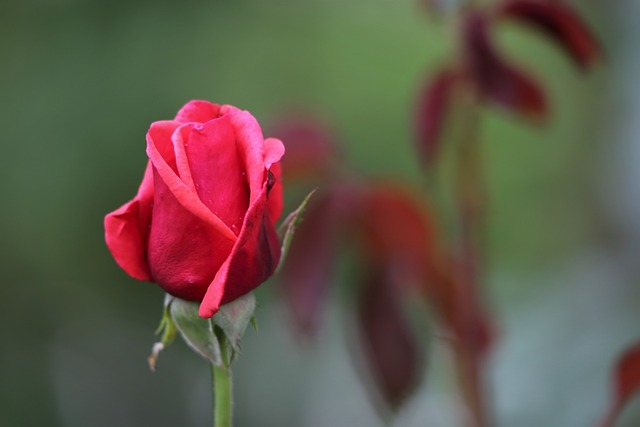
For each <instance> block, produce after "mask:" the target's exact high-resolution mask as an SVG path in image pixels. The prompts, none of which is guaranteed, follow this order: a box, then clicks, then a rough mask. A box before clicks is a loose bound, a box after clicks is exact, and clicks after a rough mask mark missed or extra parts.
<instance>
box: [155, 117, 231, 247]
mask: <svg viewBox="0 0 640 427" xmlns="http://www.w3.org/2000/svg"><path fill="white" fill-rule="evenodd" d="M178 126H179V124H178V123H177V122H155V123H153V124H152V125H151V127H150V129H149V132H148V133H147V155H148V156H149V159H150V160H151V163H152V164H153V167H154V169H155V170H156V171H157V173H158V177H159V178H160V179H161V180H162V181H163V182H164V183H165V184H166V185H167V187H168V188H169V190H170V191H171V193H172V194H173V195H174V197H175V198H176V199H177V201H178V202H179V203H180V204H181V205H182V207H183V208H184V209H185V210H186V211H188V212H190V213H192V214H193V215H195V216H196V217H198V218H200V220H202V221H204V222H206V223H208V224H209V225H210V226H211V227H213V228H214V229H216V230H217V231H218V232H219V233H220V235H221V236H224V237H225V238H227V239H228V240H230V241H232V242H234V241H235V240H236V235H235V233H234V232H233V231H232V230H231V229H230V228H229V227H228V226H227V225H226V224H225V223H224V222H223V221H222V220H221V219H220V218H218V217H217V216H216V215H214V214H213V213H212V212H211V211H210V210H209V208H207V206H206V205H205V204H204V203H202V201H201V200H200V199H199V198H198V196H197V194H196V193H194V191H193V190H192V189H191V188H189V186H188V185H187V184H185V183H184V182H183V181H182V179H180V177H179V176H178V175H177V166H176V159H175V154H174V152H173V143H172V141H171V135H172V134H173V131H174V130H175V129H176V128H177V127H178ZM168 147H170V148H168Z"/></svg>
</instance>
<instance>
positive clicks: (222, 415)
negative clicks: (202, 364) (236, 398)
mask: <svg viewBox="0 0 640 427" xmlns="http://www.w3.org/2000/svg"><path fill="white" fill-rule="evenodd" d="M223 365H226V364H224V363H223ZM211 371H212V372H211V373H212V375H213V427H232V425H233V424H232V422H231V419H232V415H233V407H232V406H233V405H232V391H231V369H229V368H226V367H225V366H216V365H214V364H211Z"/></svg>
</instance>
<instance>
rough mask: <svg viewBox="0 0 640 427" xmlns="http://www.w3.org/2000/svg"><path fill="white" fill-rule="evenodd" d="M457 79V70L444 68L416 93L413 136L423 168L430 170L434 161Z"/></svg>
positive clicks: (458, 73)
mask: <svg viewBox="0 0 640 427" xmlns="http://www.w3.org/2000/svg"><path fill="white" fill-rule="evenodd" d="M461 77H462V76H461V73H460V72H459V71H458V70H456V69H453V68H445V69H443V70H440V71H439V72H438V73H436V74H435V75H434V76H433V77H431V78H430V79H429V80H428V81H427V82H426V84H425V85H424V87H423V88H422V89H421V91H420V94H419V100H418V105H417V108H416V113H415V133H416V142H417V145H418V152H419V153H420V155H421V157H422V162H423V164H424V165H425V166H430V165H431V164H432V163H433V162H434V161H435V159H436V157H437V154H438V150H439V148H440V143H441V142H442V134H443V128H444V125H445V123H446V119H447V115H448V113H449V110H450V108H451V104H452V101H453V93H454V89H455V86H456V83H457V82H458V81H459V80H460V78H461Z"/></svg>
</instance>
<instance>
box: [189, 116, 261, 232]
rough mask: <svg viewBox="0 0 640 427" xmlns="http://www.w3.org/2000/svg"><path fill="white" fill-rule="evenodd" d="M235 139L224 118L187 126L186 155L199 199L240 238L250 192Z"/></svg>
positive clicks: (226, 117)
mask: <svg viewBox="0 0 640 427" xmlns="http://www.w3.org/2000/svg"><path fill="white" fill-rule="evenodd" d="M176 133H177V132H176ZM235 138H236V137H235V134H234V131H233V127H232V126H231V120H230V118H229V116H228V115H223V116H220V117H219V118H217V119H215V120H210V121H208V122H207V123H205V124H203V125H199V126H192V125H190V126H188V137H187V139H186V143H185V145H186V147H185V151H186V154H187V159H188V163H189V171H190V173H191V176H192V177H193V182H194V185H195V189H196V192H197V194H198V197H199V199H200V200H201V201H202V202H203V203H204V204H205V206H207V208H209V210H210V211H211V212H213V214H214V215H215V216H216V217H218V218H220V219H221V220H222V221H223V222H224V223H225V224H226V225H227V226H228V227H230V228H231V230H232V231H233V232H234V234H236V235H237V234H239V233H240V228H241V227H242V221H243V218H244V214H245V212H246V211H247V208H248V206H249V188H248V185H247V180H246V171H245V169H244V164H242V159H241V158H240V157H239V156H238V148H237V146H236V139H235ZM176 153H177V151H176Z"/></svg>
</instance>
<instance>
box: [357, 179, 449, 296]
mask: <svg viewBox="0 0 640 427" xmlns="http://www.w3.org/2000/svg"><path fill="white" fill-rule="evenodd" d="M362 204H363V207H362V211H361V218H360V220H359V222H360V224H361V227H362V230H363V234H362V239H363V241H362V243H363V245H362V246H363V247H362V250H363V251H364V252H366V253H367V255H368V256H369V257H370V258H372V259H374V260H376V262H379V263H381V264H384V265H394V267H395V268H397V269H398V271H401V272H402V274H403V278H402V282H403V283H404V284H420V283H423V282H424V281H425V280H427V275H428V274H429V271H428V269H427V264H428V262H429V260H430V258H431V257H432V256H434V253H435V251H436V249H435V248H436V246H437V238H438V236H437V232H436V226H435V224H434V221H433V219H432V218H431V216H430V215H429V214H428V212H427V210H426V209H425V207H424V206H423V205H422V204H421V203H420V202H419V200H418V199H417V198H416V197H415V196H414V195H412V194H411V193H410V192H408V191H406V190H405V189H403V188H402V187H400V186H396V185H392V184H389V183H384V184H382V183H378V184H377V185H374V186H372V187H371V188H369V189H368V190H367V191H365V192H364V194H363V201H362Z"/></svg>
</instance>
